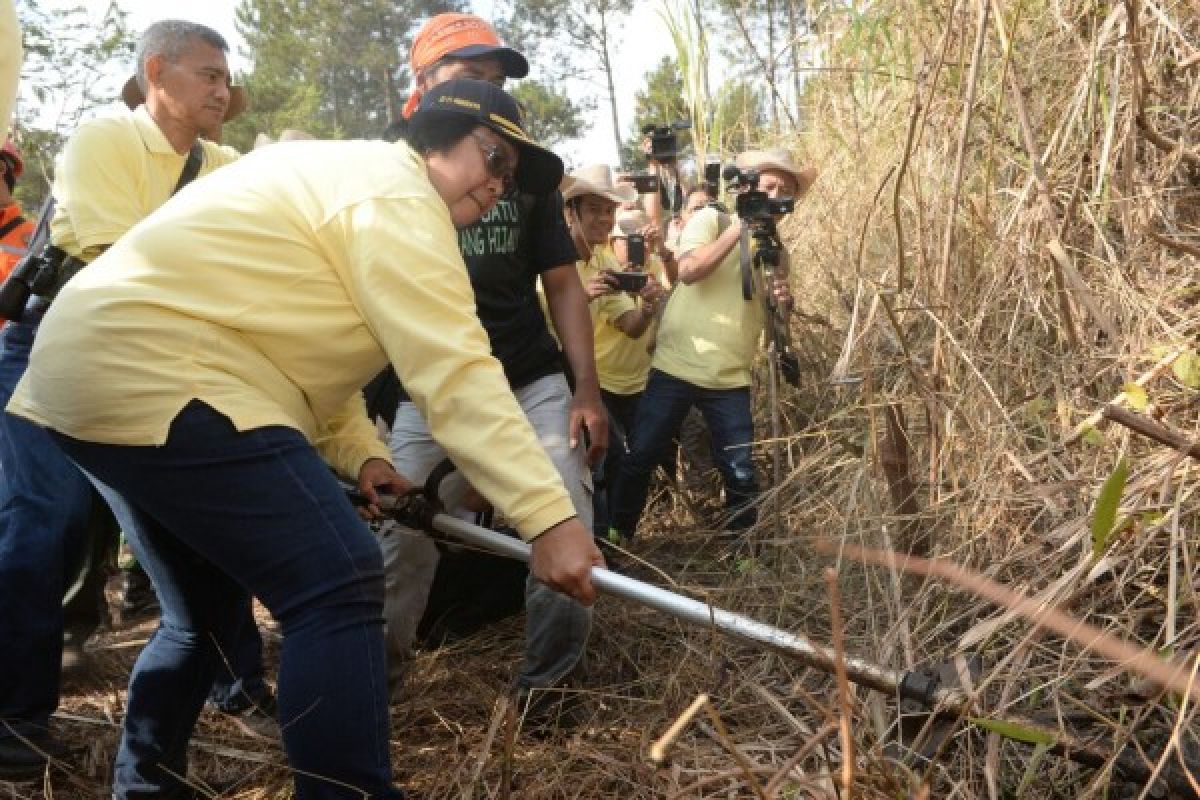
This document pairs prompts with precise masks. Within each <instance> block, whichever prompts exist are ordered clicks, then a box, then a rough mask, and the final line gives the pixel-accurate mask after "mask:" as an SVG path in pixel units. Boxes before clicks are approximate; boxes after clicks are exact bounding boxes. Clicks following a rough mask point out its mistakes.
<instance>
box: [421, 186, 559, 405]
mask: <svg viewBox="0 0 1200 800" xmlns="http://www.w3.org/2000/svg"><path fill="white" fill-rule="evenodd" d="M458 245H459V250H461V251H462V257H463V261H465V262H466V264H467V273H468V275H469V276H470V279H471V287H472V288H473V289H474V290H475V308H476V312H477V313H478V314H479V321H480V322H482V323H483V329H484V330H485V331H487V335H488V340H489V341H490V342H491V345H492V355H494V356H495V357H496V359H497V360H498V361H499V362H500V365H501V366H502V367H504V375H505V377H507V378H508V383H509V385H510V386H511V387H512V388H514V389H520V388H521V387H523V386H527V385H529V384H530V383H533V382H534V381H536V380H537V379H539V378H544V377H546V376H547V375H553V374H554V373H556V372H562V371H563V369H564V364H563V358H562V353H561V352H560V351H559V349H558V343H557V342H556V341H555V340H554V337H553V336H552V335H551V334H550V329H549V327H547V324H546V316H545V315H544V314H543V313H542V307H541V304H540V303H539V302H538V295H537V279H538V276H539V275H541V274H542V273H543V272H546V271H547V270H551V269H555V268H563V269H570V270H574V269H575V260H576V258H577V255H576V251H575V243H574V242H573V241H572V240H571V233H570V231H569V230H567V223H566V220H565V219H564V218H563V199H562V194H560V193H559V192H557V191H556V192H554V193H553V194H548V195H538V196H535V195H529V194H519V193H516V192H514V193H510V194H509V195H507V196H506V197H504V198H503V199H501V200H500V201H499V202H498V203H496V205H495V207H494V208H492V210H491V211H489V212H488V213H487V214H485V215H484V216H483V218H482V219H480V220H479V222H476V223H475V224H474V225H469V226H467V227H465V228H459V230H458ZM401 399H402V400H407V399H409V398H408V396H407V394H404V393H403V391H402V392H401Z"/></svg>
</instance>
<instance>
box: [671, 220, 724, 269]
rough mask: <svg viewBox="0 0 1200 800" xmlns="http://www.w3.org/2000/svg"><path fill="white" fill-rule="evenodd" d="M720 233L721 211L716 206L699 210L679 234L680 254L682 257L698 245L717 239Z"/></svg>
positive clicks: (701, 245)
mask: <svg viewBox="0 0 1200 800" xmlns="http://www.w3.org/2000/svg"><path fill="white" fill-rule="evenodd" d="M719 235H720V212H719V211H717V210H716V209H715V208H706V209H703V210H701V211H697V212H696V213H695V214H694V215H693V216H692V218H691V219H690V220H688V224H687V225H685V226H684V228H683V232H682V233H680V234H679V250H678V253H679V256H680V257H681V258H682V257H683V256H685V255H687V254H688V253H690V252H691V251H693V250H695V249H696V248H697V247H703V246H704V245H706V244H711V243H712V242H715V241H716V240H717V236H719Z"/></svg>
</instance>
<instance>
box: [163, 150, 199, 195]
mask: <svg viewBox="0 0 1200 800" xmlns="http://www.w3.org/2000/svg"><path fill="white" fill-rule="evenodd" d="M203 165H204V145H202V144H201V143H200V141H199V140H196V141H195V142H194V143H193V144H192V149H191V150H189V151H188V157H187V161H185V162H183V172H181V173H179V181H178V182H177V183H176V184H175V188H174V189H172V190H171V194H172V195H175V194H176V193H177V192H178V191H179V190H180V189H182V188H183V187H185V186H187V185H188V184H189V183H191V182H192V181H194V180H196V176H197V175H199V174H200V167H202V166H203Z"/></svg>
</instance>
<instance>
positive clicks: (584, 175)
mask: <svg viewBox="0 0 1200 800" xmlns="http://www.w3.org/2000/svg"><path fill="white" fill-rule="evenodd" d="M559 189H560V190H561V191H562V193H563V199H564V200H570V199H571V198H573V197H582V196H583V195H585V194H594V195H599V196H600V197H603V198H605V199H606V200H612V201H613V202H614V203H632V202H634V201H635V200H637V189H635V188H633V187H632V186H628V185H626V184H621V185H619V186H618V185H617V184H616V183H614V182H613V172H612V170H611V169H609V167H608V165H607V164H593V165H591V166H590V167H583V168H582V169H577V170H575V171H574V172H572V173H571V174H570V175H567V176H566V177H565V178H563V180H562V183H561V184H559Z"/></svg>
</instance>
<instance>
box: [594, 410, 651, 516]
mask: <svg viewBox="0 0 1200 800" xmlns="http://www.w3.org/2000/svg"><path fill="white" fill-rule="evenodd" d="M600 396H601V398H602V399H603V400H604V409H605V411H607V412H608V450H606V451H605V453H604V458H602V459H600V460H599V461H598V462H597V463H596V465H595V466H594V467H592V484H593V486H594V487H595V493H594V494H593V495H592V510H593V514H592V533H593V535H594V536H595V537H596V538H598V539H603V538H605V537H606V536H608V526H609V523H610V521H611V520H610V516H609V508H608V506H609V495H610V494H612V489H613V486H614V485H616V482H617V476H618V475H620V474H621V462H622V461H624V460H625V454H626V453H628V452H629V436H630V433H631V432H632V431H633V423H634V420H635V418H636V417H637V407H638V401H640V400H641V398H642V393H641V392H636V393H634V394H613V393H612V392H608V391H605V390H603V389H601V390H600Z"/></svg>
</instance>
